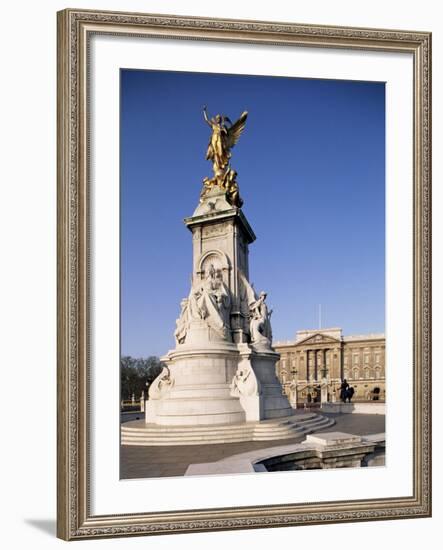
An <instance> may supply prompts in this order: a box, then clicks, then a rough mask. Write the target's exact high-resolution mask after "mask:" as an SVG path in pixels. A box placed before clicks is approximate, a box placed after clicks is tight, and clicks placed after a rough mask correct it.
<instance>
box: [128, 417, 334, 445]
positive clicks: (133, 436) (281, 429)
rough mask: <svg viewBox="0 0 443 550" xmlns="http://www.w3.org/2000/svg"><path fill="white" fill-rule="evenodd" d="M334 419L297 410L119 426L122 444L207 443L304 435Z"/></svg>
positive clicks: (292, 437)
mask: <svg viewBox="0 0 443 550" xmlns="http://www.w3.org/2000/svg"><path fill="white" fill-rule="evenodd" d="M333 424H334V420H332V419H330V418H327V417H325V416H321V415H319V414H315V413H306V414H298V415H295V416H289V417H287V418H278V419H277V418H276V419H270V420H263V421H260V422H243V423H238V424H226V425H210V426H195V425H194V426H159V425H157V424H145V423H144V422H143V421H142V420H139V421H133V422H126V423H125V424H123V425H122V427H121V443H122V445H137V446H154V445H155V446H162V445H165V446H166V445H207V444H216V443H238V442H245V441H277V440H284V439H295V438H298V439H300V440H302V439H304V437H305V436H306V434H309V433H314V432H317V431H319V430H324V429H325V428H328V427H329V426H332V425H333Z"/></svg>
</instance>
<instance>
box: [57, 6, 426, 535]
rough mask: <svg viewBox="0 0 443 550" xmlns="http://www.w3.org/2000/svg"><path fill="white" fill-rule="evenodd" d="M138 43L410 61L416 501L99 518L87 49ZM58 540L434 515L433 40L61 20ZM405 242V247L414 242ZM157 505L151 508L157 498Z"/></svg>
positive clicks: (156, 21)
mask: <svg viewBox="0 0 443 550" xmlns="http://www.w3.org/2000/svg"><path fill="white" fill-rule="evenodd" d="M97 34H99V35H107V36H110V37H112V36H125V37H129V38H130V37H133V38H137V39H143V38H149V39H158V40H161V39H165V38H168V39H179V40H191V41H204V42H215V43H218V44H225V43H245V44H250V45H257V46H258V45H269V46H272V47H275V48H279V47H282V46H285V47H311V48H314V47H315V48H323V49H328V48H329V49H345V50H350V51H351V50H354V51H355V50H360V51H368V52H373V51H377V52H380V53H387V54H389V53H395V52H402V53H407V54H410V55H411V56H412V58H413V67H414V68H413V83H412V84H411V86H412V89H413V103H414V104H413V116H414V121H413V148H412V149H413V193H412V200H413V221H412V223H413V236H412V239H410V243H409V244H410V247H411V249H412V250H413V265H411V270H412V271H413V293H412V295H411V296H410V300H411V302H413V334H411V342H412V346H413V348H412V349H413V380H412V385H413V426H412V430H413V436H412V439H413V450H412V456H413V460H412V471H411V477H412V487H413V491H412V495H408V496H405V497H399V496H396V497H392V498H376V499H358V500H349V501H343V500H331V501H327V502H326V501H325V502H320V503H318V502H317V503H316V502H312V503H294V504H288V503H285V504H269V505H257V506H241V507H222V508H220V507H219V508H198V509H189V510H180V511H174V510H159V511H155V512H149V513H146V512H145V511H143V510H140V511H138V512H137V513H118V511H117V512H116V513H115V514H109V515H94V514H93V513H92V512H91V497H92V495H91V484H90V481H91V461H90V456H89V446H90V439H91V429H92V428H91V420H90V405H91V403H90V392H89V386H90V377H91V372H90V368H91V364H90V349H91V345H92V343H91V333H90V329H91V323H93V322H94V320H93V318H92V316H91V313H90V293H91V288H90V279H89V266H90V259H91V253H92V250H91V246H90V231H91V216H93V215H94V214H93V212H92V211H91V204H90V179H91V167H90V166H89V162H88V160H89V149H90V146H91V142H90V139H91V133H90V131H91V128H90V104H89V93H90V88H89V87H90V82H89V78H90V76H91V75H90V72H91V70H93V68H91V64H90V57H89V56H90V51H89V49H90V43H91V38H92V37H93V36H94V35H97ZM57 69H58V167H57V177H58V390H57V391H58V413H57V414H58V473H57V478H58V512H57V515H58V520H57V523H58V536H59V537H60V538H62V539H65V540H73V539H85V538H103V537H117V536H129V535H155V534H167V533H186V532H198V531H215V530H229V529H231V530H232V529H251V528H264V527H279V526H292V525H293V526H295V525H308V524H320V523H336V522H354V521H368V520H382V519H402V518H418V517H429V516H430V515H431V431H430V430H431V281H430V273H431V249H430V246H431V35H430V33H427V32H413V31H397V30H378V29H362V28H345V27H328V26H314V25H300V24H293V23H277V22H261V21H252V20H251V21H236V20H222V19H207V18H202V17H187V16H186V17H181V16H167V15H151V14H136V13H116V12H96V11H88V10H76V9H68V10H64V11H62V12H59V13H58V62H57ZM408 242H409V241H408ZM153 498H155V497H153Z"/></svg>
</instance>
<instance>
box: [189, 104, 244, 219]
mask: <svg viewBox="0 0 443 550" xmlns="http://www.w3.org/2000/svg"><path fill="white" fill-rule="evenodd" d="M203 116H204V118H205V121H206V123H207V124H208V126H210V128H211V131H212V133H211V137H210V139H209V144H208V148H207V151H206V160H210V161H212V169H213V171H214V176H213V177H212V178H208V177H206V178H204V179H203V190H202V192H201V195H200V200H201V201H202V200H203V199H204V198H205V197H206V196H207V195H208V193H209V192H210V191H211V189H213V188H215V187H218V188H219V189H220V190H222V191H225V193H226V198H227V199H228V201H229V203H230V204H231V205H232V206H236V207H238V208H241V206H242V204H243V200H242V199H241V197H240V192H239V187H238V183H237V180H236V178H237V172H236V171H235V170H234V169H233V168H232V167H231V165H230V163H229V161H230V158H231V149H232V148H233V147H234V145H235V144H236V143H237V142H238V140H239V138H240V135H241V133H242V132H243V130H244V128H245V125H246V119H247V117H248V112H247V111H243V113H242V114H241V115H240V118H239V119H238V120H237V121H236V122H234V124H233V123H232V122H231V120H230V119H229V117H227V116H226V115H215V116H214V117H211V118H210V117H208V113H207V110H206V106H204V107H203Z"/></svg>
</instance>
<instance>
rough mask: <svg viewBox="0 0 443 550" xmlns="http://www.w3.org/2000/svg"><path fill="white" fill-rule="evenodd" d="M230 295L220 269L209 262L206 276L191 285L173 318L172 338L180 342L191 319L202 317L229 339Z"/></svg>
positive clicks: (184, 336) (201, 318) (217, 331)
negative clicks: (173, 329)
mask: <svg viewBox="0 0 443 550" xmlns="http://www.w3.org/2000/svg"><path fill="white" fill-rule="evenodd" d="M230 312H231V295H230V292H229V289H228V287H227V286H226V285H225V284H224V282H223V279H222V276H221V273H220V271H217V270H216V269H215V268H214V266H213V264H211V265H210V266H209V269H208V272H207V275H206V277H205V278H204V279H203V280H202V281H198V282H197V283H195V284H194V285H193V287H192V288H191V292H190V294H189V297H188V299H187V300H183V302H182V311H181V314H180V318H179V319H178V320H177V328H176V331H175V338H176V342H177V343H179V344H183V343H184V342H185V341H186V335H187V332H188V330H189V327H190V325H191V324H192V321H204V322H205V323H206V324H207V325H208V326H209V327H210V328H212V329H213V330H214V331H215V332H216V333H217V334H218V335H219V336H221V337H222V338H223V339H225V340H230V339H231V332H230V320H229V318H230Z"/></svg>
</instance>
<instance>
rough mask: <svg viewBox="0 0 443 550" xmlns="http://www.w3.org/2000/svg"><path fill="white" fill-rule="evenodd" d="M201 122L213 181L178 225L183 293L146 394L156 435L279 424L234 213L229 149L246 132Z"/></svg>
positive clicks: (264, 330) (266, 320) (260, 313)
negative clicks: (187, 251) (183, 231)
mask: <svg viewBox="0 0 443 550" xmlns="http://www.w3.org/2000/svg"><path fill="white" fill-rule="evenodd" d="M204 118H205V121H206V122H207V124H208V125H209V127H210V128H211V136H210V140H209V144H208V148H207V154H206V158H207V159H208V160H210V161H211V162H212V167H213V172H214V175H213V177H211V178H207V177H206V178H205V179H204V180H203V189H202V192H201V195H200V200H199V203H198V205H197V207H196V209H195V211H194V213H193V214H192V216H190V217H188V218H186V219H185V220H184V222H185V225H186V226H187V228H188V229H189V230H190V232H191V234H192V246H193V271H192V282H191V285H190V291H189V294H188V296H187V297H185V298H184V299H183V300H182V302H181V311H180V315H179V318H178V319H177V321H176V328H175V333H174V336H175V342H176V345H175V348H174V349H172V350H170V351H169V352H168V353H167V354H166V355H165V356H164V357H162V361H163V363H164V364H165V365H166V366H165V367H164V369H163V371H162V372H161V373H160V375H159V376H158V377H157V378H156V379H155V380H154V382H153V383H152V384H151V386H150V388H149V399H148V400H147V401H146V404H145V419H146V423H149V424H157V425H160V426H200V425H222V424H237V423H242V422H249V421H260V420H264V419H271V418H282V417H288V416H290V415H292V414H293V409H292V407H291V405H290V404H289V402H288V399H287V397H286V396H285V395H284V393H283V391H282V386H281V384H280V382H279V380H278V378H277V376H276V369H275V365H276V362H277V361H278V360H279V357H280V356H279V354H278V353H277V352H276V351H275V350H274V349H273V347H272V328H271V315H272V310H270V309H269V306H268V304H267V294H266V292H261V293H260V294H259V295H257V293H256V291H255V290H254V288H253V286H252V285H251V283H250V282H249V245H250V244H252V243H253V242H254V240H255V238H256V237H255V235H254V232H253V230H252V228H251V226H250V225H249V223H248V220H247V219H246V217H245V215H244V213H243V211H242V209H241V207H242V204H243V200H242V199H241V197H240V193H239V187H238V184H237V181H236V177H237V172H236V171H235V170H234V169H233V168H232V167H231V164H230V158H231V149H232V147H233V146H234V145H235V144H236V143H237V141H238V139H239V137H240V135H241V133H242V131H243V129H244V127H245V123H246V119H247V112H244V113H243V114H242V115H241V116H240V118H239V119H238V120H237V122H235V123H234V124H232V123H231V121H230V120H229V118H228V117H226V116H224V115H217V116H215V117H213V118H209V117H208V115H207V112H206V108H205V109H204Z"/></svg>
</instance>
